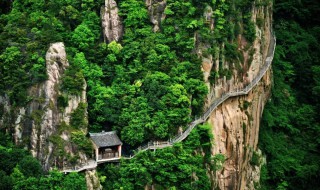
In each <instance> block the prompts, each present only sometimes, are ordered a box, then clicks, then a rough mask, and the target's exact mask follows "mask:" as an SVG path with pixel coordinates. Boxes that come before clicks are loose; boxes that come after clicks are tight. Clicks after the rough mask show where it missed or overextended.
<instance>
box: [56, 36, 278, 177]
mask: <svg viewBox="0 0 320 190" xmlns="http://www.w3.org/2000/svg"><path fill="white" fill-rule="evenodd" d="M275 48H276V38H275V37H274V36H272V38H271V39H270V45H269V49H268V54H267V58H266V60H265V64H264V65H263V66H262V68H261V69H260V71H259V73H258V74H257V76H256V77H255V78H254V79H253V80H252V81H251V82H250V83H249V84H248V85H247V86H246V87H244V88H242V89H238V90H236V91H230V92H228V93H225V94H223V95H222V96H221V97H220V98H218V99H216V100H215V101H213V102H212V104H211V105H210V107H209V108H208V109H207V111H206V112H205V113H204V114H203V115H202V116H201V117H200V118H198V119H196V120H194V121H192V122H191V123H190V124H189V125H188V127H187V129H186V130H185V131H184V132H183V133H181V134H179V135H177V136H175V137H174V138H172V139H170V140H168V141H151V142H148V143H146V144H144V145H141V146H139V147H138V148H137V149H136V150H134V151H133V155H130V156H129V157H122V158H124V159H131V158H133V157H135V156H136V155H137V154H138V153H140V152H143V151H146V150H154V149H161V148H165V147H169V146H172V145H173V144H174V143H178V142H181V141H183V140H184V139H185V138H187V137H188V136H189V134H190V132H191V131H192V130H193V128H194V127H195V126H197V125H198V124H201V123H204V122H205V121H206V120H207V119H208V118H209V116H210V114H211V113H212V112H213V111H214V110H215V109H216V108H217V107H218V106H219V105H220V104H222V103H223V102H224V101H226V100H227V99H228V98H230V97H235V96H241V95H246V94H248V93H249V92H250V91H251V90H252V88H253V87H254V86H256V85H257V84H258V82H259V81H260V80H261V78H262V77H263V76H264V75H265V73H266V72H267V71H268V69H269V67H270V65H271V63H272V60H273V56H274V52H275ZM116 160H120V158H118V159H113V160H112V161H116ZM106 162H108V161H106ZM100 163H104V162H99V161H98V163H97V162H96V161H94V160H90V161H89V162H88V165H84V166H81V167H77V168H73V169H72V168H70V169H67V170H63V171H62V172H65V173H68V172H79V171H82V170H89V169H94V168H96V167H97V165H98V164H100Z"/></svg>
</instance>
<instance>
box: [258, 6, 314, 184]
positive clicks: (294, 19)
mask: <svg viewBox="0 0 320 190" xmlns="http://www.w3.org/2000/svg"><path fill="white" fill-rule="evenodd" d="M319 11H320V2H319V1H312V0H311V1H310V0H303V1H290V0H277V1H275V4H274V31H275V33H276V36H277V47H276V54H275V58H274V61H273V77H274V87H273V89H272V97H271V101H270V102H268V103H267V106H266V108H265V110H264V114H263V123H262V126H261V131H260V138H259V143H260V147H261V148H262V150H263V152H264V153H265V154H266V158H267V163H266V165H265V167H264V172H263V175H262V176H261V180H262V182H263V184H264V186H263V187H264V188H263V189H319V180H320V173H319V171H320V152H319V150H320V117H319V113H320V102H319V100H320V62H319V61H320V54H319V53H320V44H319V42H320V35H319V34H320V27H319V23H320V20H319V16H318V13H319Z"/></svg>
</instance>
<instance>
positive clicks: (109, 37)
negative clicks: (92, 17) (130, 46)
mask: <svg viewBox="0 0 320 190" xmlns="http://www.w3.org/2000/svg"><path fill="white" fill-rule="evenodd" d="M118 12H119V9H118V6H117V3H116V1H115V0H105V6H104V7H101V22H102V29H103V37H104V41H105V42H112V41H119V40H120V38H121V37H122V35H123V26H122V22H121V19H120V17H119V15H118Z"/></svg>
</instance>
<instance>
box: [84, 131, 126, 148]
mask: <svg viewBox="0 0 320 190" xmlns="http://www.w3.org/2000/svg"><path fill="white" fill-rule="evenodd" d="M89 134H90V137H91V139H92V141H93V142H94V144H96V145H97V147H99V148H100V147H108V146H117V145H122V142H121V141H120V139H119V137H118V136H117V134H116V132H115V131H109V132H101V133H89Z"/></svg>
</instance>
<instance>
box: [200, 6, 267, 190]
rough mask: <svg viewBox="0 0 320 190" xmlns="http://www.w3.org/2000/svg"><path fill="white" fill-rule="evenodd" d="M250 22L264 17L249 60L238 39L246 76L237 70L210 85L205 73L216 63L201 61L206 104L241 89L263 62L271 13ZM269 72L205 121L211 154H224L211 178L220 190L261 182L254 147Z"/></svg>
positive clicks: (258, 13) (261, 12) (256, 11)
mask: <svg viewBox="0 0 320 190" xmlns="http://www.w3.org/2000/svg"><path fill="white" fill-rule="evenodd" d="M252 15H253V16H252V19H253V20H254V22H255V23H256V20H257V18H258V17H259V18H263V19H264V24H263V25H262V26H260V27H257V26H256V37H257V38H256V40H255V41H254V42H253V44H252V48H253V49H254V53H253V54H252V58H250V55H249V54H248V51H243V49H244V47H245V46H246V43H247V42H246V39H245V38H244V37H243V36H238V41H239V42H240V43H239V44H241V45H240V47H238V49H239V50H240V51H241V52H242V53H243V56H244V62H243V65H242V68H243V69H244V72H245V73H246V74H245V75H241V74H240V73H239V72H238V71H236V70H234V71H233V72H232V77H231V78H230V79H229V80H227V79H226V77H224V78H223V79H220V80H217V81H216V82H215V84H210V82H209V81H208V78H206V77H208V74H207V73H210V72H211V69H216V70H218V69H219V68H218V65H219V64H218V63H217V61H216V60H212V58H211V57H209V58H203V71H204V73H205V80H206V81H207V85H208V86H209V87H210V94H209V95H208V105H210V102H211V101H212V100H214V99H215V97H219V96H220V95H221V94H223V93H224V92H228V91H229V90H230V89H237V88H238V89H240V88H242V87H243V86H245V85H246V84H247V83H248V82H249V81H252V79H253V78H254V77H255V76H256V75H257V73H258V72H259V69H260V68H261V66H262V65H263V64H264V63H265V62H264V61H265V59H266V56H267V51H268V47H269V42H270V37H271V33H270V29H271V20H272V11H271V8H270V7H265V8H258V7H255V8H253V10H252ZM229 65H230V63H229V64H228V63H226V61H225V62H223V64H222V67H225V68H227V67H229ZM270 90H271V73H270V70H269V71H267V73H266V74H265V76H264V77H263V79H262V80H261V82H259V83H258V85H257V86H256V87H254V88H253V89H252V91H251V92H249V94H248V95H245V96H239V97H234V98H229V99H228V100H226V101H225V102H224V103H223V104H222V105H220V106H219V107H218V108H217V109H216V110H215V111H213V112H212V114H211V116H210V117H209V119H208V122H209V123H210V124H211V125H212V134H213V136H214V146H213V149H212V155H216V154H223V155H224V156H225V162H224V165H223V168H222V169H221V170H220V171H217V172H215V173H212V179H213V181H214V183H215V185H216V186H217V187H218V188H219V189H256V188H257V185H258V184H259V179H260V165H261V155H259V150H258V148H257V144H258V137H259V127H260V119H261V116H262V112H263V108H264V105H265V103H266V101H267V99H268V97H269V95H270Z"/></svg>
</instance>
